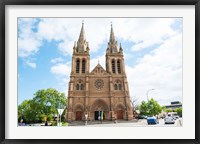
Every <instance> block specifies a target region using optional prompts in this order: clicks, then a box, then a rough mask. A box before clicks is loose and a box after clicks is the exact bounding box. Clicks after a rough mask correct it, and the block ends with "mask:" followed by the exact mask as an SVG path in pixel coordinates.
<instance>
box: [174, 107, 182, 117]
mask: <svg viewBox="0 0 200 144" xmlns="http://www.w3.org/2000/svg"><path fill="white" fill-rule="evenodd" d="M175 112H177V114H178V115H179V116H180V117H182V108H176V109H175Z"/></svg>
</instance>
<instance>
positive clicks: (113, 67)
mask: <svg viewBox="0 0 200 144" xmlns="http://www.w3.org/2000/svg"><path fill="white" fill-rule="evenodd" d="M112 72H113V73H115V60H114V59H113V60H112Z"/></svg>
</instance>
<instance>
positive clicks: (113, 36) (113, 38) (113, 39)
mask: <svg viewBox="0 0 200 144" xmlns="http://www.w3.org/2000/svg"><path fill="white" fill-rule="evenodd" d="M110 42H111V43H114V42H115V35H114V31H113V26H112V23H111V30H110Z"/></svg>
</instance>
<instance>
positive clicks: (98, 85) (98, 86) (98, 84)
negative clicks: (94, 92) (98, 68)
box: [94, 79, 104, 90]
mask: <svg viewBox="0 0 200 144" xmlns="http://www.w3.org/2000/svg"><path fill="white" fill-rule="evenodd" d="M94 85H95V87H96V89H98V90H101V89H102V88H103V86H104V82H103V80H101V79H98V80H96V81H95V84H94Z"/></svg>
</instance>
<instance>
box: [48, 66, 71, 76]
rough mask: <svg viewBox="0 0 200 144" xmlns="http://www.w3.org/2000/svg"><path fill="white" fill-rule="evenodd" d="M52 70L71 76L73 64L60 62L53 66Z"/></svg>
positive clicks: (60, 74) (52, 71)
mask: <svg viewBox="0 0 200 144" xmlns="http://www.w3.org/2000/svg"><path fill="white" fill-rule="evenodd" d="M50 71H51V73H53V74H56V75H59V76H69V75H70V72H71V66H69V65H67V64H64V63H58V64H56V65H54V66H52V67H51V70H50Z"/></svg>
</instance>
